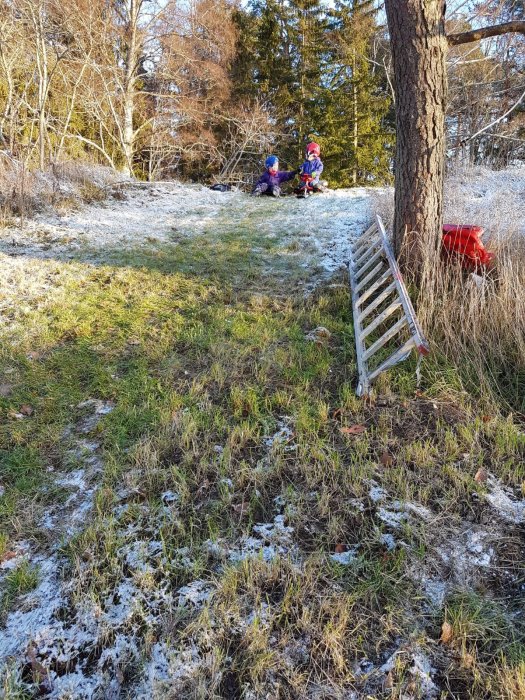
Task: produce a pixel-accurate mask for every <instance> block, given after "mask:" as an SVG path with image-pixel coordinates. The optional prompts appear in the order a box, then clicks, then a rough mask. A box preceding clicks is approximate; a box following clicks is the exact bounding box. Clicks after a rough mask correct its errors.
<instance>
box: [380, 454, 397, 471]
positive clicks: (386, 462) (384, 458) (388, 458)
mask: <svg viewBox="0 0 525 700" xmlns="http://www.w3.org/2000/svg"><path fill="white" fill-rule="evenodd" d="M379 461H380V462H381V464H382V465H383V466H384V467H391V466H392V465H393V464H394V458H393V457H392V455H391V454H390V453H389V452H387V451H386V450H385V452H383V454H382V455H381V457H380V458H379Z"/></svg>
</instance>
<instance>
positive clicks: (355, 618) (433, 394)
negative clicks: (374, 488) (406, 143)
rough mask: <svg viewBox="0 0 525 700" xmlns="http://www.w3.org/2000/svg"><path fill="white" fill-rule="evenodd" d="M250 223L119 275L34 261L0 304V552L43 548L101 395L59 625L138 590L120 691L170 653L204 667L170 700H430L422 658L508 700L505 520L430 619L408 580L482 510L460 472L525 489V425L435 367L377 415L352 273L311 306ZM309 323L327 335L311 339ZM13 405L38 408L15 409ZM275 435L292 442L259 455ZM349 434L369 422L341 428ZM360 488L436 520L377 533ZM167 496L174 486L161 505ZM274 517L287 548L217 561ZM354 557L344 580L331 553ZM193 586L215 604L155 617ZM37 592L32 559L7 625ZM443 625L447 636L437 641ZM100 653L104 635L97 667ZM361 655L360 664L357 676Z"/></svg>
mask: <svg viewBox="0 0 525 700" xmlns="http://www.w3.org/2000/svg"><path fill="white" fill-rule="evenodd" d="M248 224H249V225H245V226H242V227H239V228H238V229H237V230H232V231H230V232H229V233H227V234H224V235H222V236H221V237H219V238H215V237H213V236H211V234H210V237H209V238H207V239H205V241H206V242H204V243H203V239H202V238H201V239H199V241H198V242H191V241H183V242H181V243H180V244H179V245H177V246H173V247H171V248H158V249H157V250H156V252H155V251H153V252H151V253H144V252H143V253H137V254H133V255H131V254H129V253H127V254H118V253H117V252H115V253H114V254H113V256H112V259H111V264H103V263H102V261H101V264H100V265H97V266H95V265H92V264H90V265H86V264H84V263H82V262H67V263H61V262H53V261H47V262H39V261H34V262H30V261H28V262H27V266H26V267H25V268H24V269H23V270H22V271H21V272H20V279H19V284H20V288H21V289H22V290H23V288H24V284H27V285H30V284H32V281H34V280H38V279H39V278H40V277H43V278H45V279H46V280H47V282H48V283H49V284H51V286H52V288H53V289H54V290H55V294H53V295H47V296H45V295H41V296H39V295H38V294H36V295H33V296H32V297H31V299H30V300H29V301H27V302H23V303H20V304H19V305H17V306H15V308H13V310H12V318H11V319H10V321H11V330H10V331H6V333H5V336H6V342H5V343H4V344H3V346H2V349H1V354H0V367H1V369H2V370H3V372H5V371H6V370H7V372H8V373H7V374H5V375H4V376H5V377H6V383H7V384H6V388H5V389H4V391H3V393H4V394H5V396H3V397H0V411H1V415H2V426H1V428H0V460H1V467H0V470H1V471H0V479H1V483H2V485H3V486H4V487H5V494H4V495H3V496H2V497H1V498H0V517H1V519H2V523H3V531H4V535H3V536H2V539H1V541H0V546H1V547H2V548H3V550H4V552H8V551H9V550H10V549H11V548H12V546H13V543H14V542H15V541H17V540H20V539H25V540H31V541H33V542H36V543H37V544H36V545H35V546H36V548H37V549H38V548H40V549H43V550H45V547H46V543H47V541H48V538H49V535H48V534H46V532H45V531H44V530H43V529H42V528H41V527H40V526H39V524H38V523H39V519H40V518H41V516H42V513H43V512H44V511H45V509H46V507H49V505H51V504H54V503H56V502H64V501H65V499H66V497H67V496H68V489H67V488H64V487H61V486H60V485H57V483H56V480H55V478H54V474H55V472H60V473H63V472H64V471H72V470H75V469H76V468H78V467H79V465H81V464H82V458H81V457H79V456H78V455H77V456H75V455H76V454H77V453H76V452H75V451H74V450H72V445H73V437H72V436H74V435H75V430H78V426H79V425H81V424H82V420H83V417H84V414H85V412H86V409H85V408H82V407H80V408H79V407H78V405H79V404H81V403H82V402H83V401H85V400H87V399H90V398H96V399H100V400H103V401H109V402H112V405H113V404H114V406H115V408H114V410H113V411H111V412H110V413H108V414H107V415H104V416H103V417H102V419H101V420H100V422H98V423H97V424H96V425H94V426H93V429H92V430H91V431H90V430H89V429H88V430H87V432H86V431H84V433H85V434H86V435H87V437H89V438H90V439H95V440H97V441H98V442H99V443H100V447H99V448H98V452H101V453H102V456H103V463H104V471H103V473H102V474H100V475H99V476H98V477H97V484H96V485H97V487H98V490H97V493H96V496H95V507H94V510H93V513H92V519H91V520H90V521H89V522H88V523H86V527H85V529H84V530H83V531H82V532H81V533H79V534H77V535H76V536H75V537H74V538H73V540H72V541H70V542H66V543H65V544H64V548H63V554H64V561H65V570H64V576H65V578H67V579H68V580H71V581H73V586H72V587H71V588H70V597H69V601H68V612H67V616H68V619H71V620H73V619H74V618H75V615H77V614H80V613H79V610H80V608H81V606H82V605H83V604H85V601H86V600H87V601H90V604H91V605H93V606H98V608H99V609H100V610H101V611H104V609H105V607H106V606H107V605H108V600H111V596H112V595H113V592H114V590H115V589H116V587H117V586H118V584H119V583H120V582H122V581H124V580H132V581H133V585H134V586H135V589H136V591H138V592H140V595H141V596H142V597H141V598H140V600H141V603H140V605H138V607H137V609H136V610H135V612H134V614H133V616H131V618H128V619H127V620H126V621H125V622H123V623H122V627H121V629H120V630H117V631H123V630H124V631H125V630H127V631H128V632H129V631H132V632H133V634H134V635H135V637H136V638H137V639H138V640H139V641H138V648H139V654H138V655H135V656H132V657H130V658H129V659H128V660H127V661H126V662H125V663H124V662H123V664H122V667H121V668H120V669H119V673H120V676H118V677H119V679H120V683H121V685H122V688H123V690H122V693H123V697H125V693H126V692H129V693H130V697H134V696H135V695H134V692H135V691H133V690H130V689H131V688H133V684H134V683H135V682H136V680H137V679H138V678H139V677H140V673H141V663H142V661H141V658H142V659H144V658H147V656H148V653H149V651H150V650H151V649H152V647H153V646H154V645H155V644H156V643H159V642H160V643H165V647H164V649H165V650H167V651H166V654H167V655H168V656H169V654H170V651H169V650H171V653H173V654H174V653H175V652H176V651H177V650H184V649H186V650H188V649H191V650H192V654H193V659H194V660H195V658H196V659H197V660H198V662H196V663H195V665H194V668H193V669H192V672H191V673H188V674H186V675H184V674H181V675H180V677H178V679H177V680H172V681H170V683H168V684H167V687H166V688H164V689H163V688H162V687H161V686H159V687H158V688H157V692H158V697H163V698H166V697H173V698H175V697H177V698H183V697H187V698H197V697H202V698H205V697H206V698H209V697H217V698H219V697H223V698H240V697H246V698H248V697H252V698H255V697H257V698H264V697H271V698H281V697H282V698H288V697H290V698H304V697H319V698H320V697H326V698H329V697H330V698H331V697H338V693H340V692H341V693H342V692H343V691H344V689H347V690H348V691H349V690H350V689H355V690H356V692H357V693H358V695H357V696H356V697H363V698H364V697H369V698H383V697H385V698H386V697H394V698H401V697H414V698H417V697H425V692H426V691H425V684H424V681H423V680H422V676H421V675H418V674H417V673H415V672H414V664H415V661H414V659H415V658H417V657H418V655H421V654H424V655H426V656H428V658H430V659H431V660H432V663H433V665H434V668H435V669H436V670H435V673H434V675H433V677H434V682H435V683H436V684H437V685H438V687H439V688H440V690H441V691H442V692H443V697H454V698H483V697H487V698H489V697H490V698H492V697H493V698H509V699H510V698H516V697H519V693H522V692H524V689H525V662H524V658H525V646H524V642H523V619H522V614H521V613H520V606H521V605H522V604H523V583H524V580H525V573H524V571H523V561H524V558H523V548H522V545H521V544H520V540H519V531H518V529H517V528H516V527H514V526H512V525H509V526H508V527H506V528H505V533H506V536H505V539H504V541H503V540H502V541H501V542H499V544H498V543H493V546H494V547H495V553H494V557H493V565H492V566H491V568H490V570H488V569H487V570H484V569H480V570H479V571H476V572H475V575H472V577H471V578H469V580H468V581H465V582H464V583H466V585H465V586H463V587H462V586H461V585H460V583H461V582H460V581H459V580H457V579H454V576H453V573H454V572H451V573H450V586H449V589H448V593H447V598H446V601H445V604H444V606H443V607H439V606H437V607H432V606H431V605H429V604H428V602H427V601H426V599H425V593H424V590H423V588H422V586H421V582H418V577H417V575H415V574H414V572H415V571H416V572H417V571H418V570H428V569H432V568H433V566H434V565H433V564H432V561H433V556H434V555H435V552H436V551H438V550H439V548H440V547H442V545H443V541H446V537H447V533H453V535H451V536H456V535H457V532H458V529H459V528H460V525H461V524H464V523H467V524H469V525H472V527H476V526H477V525H478V524H480V523H484V522H487V521H490V519H491V518H494V515H493V513H492V512H491V511H490V509H489V507H488V506H487V504H486V502H485V501H484V498H483V494H484V491H485V488H486V487H485V485H484V484H483V483H481V484H480V483H478V482H477V481H476V480H475V479H474V476H475V474H476V473H477V472H478V469H479V468H480V467H484V468H485V469H487V470H489V472H491V473H492V474H494V475H496V476H497V477H499V478H501V479H502V480H503V482H504V483H506V484H509V485H511V486H514V487H516V486H519V485H520V484H521V483H522V481H523V479H524V473H523V463H522V461H523V454H524V449H525V438H524V435H523V433H522V432H520V431H519V429H518V428H517V427H516V426H515V425H514V424H513V423H512V421H511V420H507V419H505V418H502V417H500V416H498V415H497V413H496V412H494V411H491V414H490V415H486V414H485V412H486V411H487V409H486V408H483V409H481V408H479V407H477V406H475V405H474V404H473V402H472V400H471V399H470V398H469V397H468V396H466V395H465V394H464V393H462V392H461V384H460V382H459V379H458V378H457V376H455V374H454V372H453V371H452V370H451V369H450V368H447V367H446V366H433V367H432V368H430V366H427V369H426V372H427V374H426V376H425V377H424V386H425V392H424V394H416V393H415V386H414V383H413V377H412V374H411V368H404V369H400V370H398V371H396V372H395V373H393V374H391V375H390V376H389V377H386V378H384V379H382V380H381V383H380V385H379V397H378V400H377V401H376V402H374V403H371V404H370V403H365V402H363V401H360V400H358V399H357V398H356V397H355V396H354V384H355V363H354V350H353V334H352V327H351V313H350V307H349V299H348V291H347V288H346V286H345V285H344V284H339V283H341V282H344V280H343V279H342V278H337V279H336V280H335V282H336V284H334V285H327V286H325V287H324V288H322V289H319V290H318V291H317V292H316V293H315V294H313V295H312V296H310V297H309V298H307V299H305V298H304V297H302V296H301V295H299V294H297V293H296V291H295V290H296V289H297V282H298V280H300V279H301V278H303V279H304V278H306V279H307V277H308V272H307V271H305V270H304V268H302V267H301V256H300V255H298V254H295V252H294V255H291V256H290V255H282V253H283V252H285V251H283V249H281V248H280V244H279V240H278V238H277V239H274V240H269V239H267V238H262V237H260V236H258V234H257V226H256V224H257V222H256V221H252V222H248ZM253 246H257V247H258V248H259V249H260V250H261V252H260V253H259V254H258V255H257V256H256V257H254V256H253V253H252V252H251V251H252V248H253ZM317 326H325V327H326V328H328V329H329V331H330V332H331V334H332V335H331V338H329V339H321V340H320V341H319V342H318V343H316V342H312V341H309V340H306V339H305V333H306V332H308V331H309V330H311V329H313V328H315V327H317ZM412 369H413V368H412ZM23 405H27V406H30V407H31V409H32V410H33V412H32V415H30V416H24V417H16V414H17V413H19V412H20V407H21V406H23ZM482 414H483V415H482ZM283 424H286V425H287V426H288V427H289V429H290V430H291V433H290V434H288V435H287V437H286V438H285V439H283V440H281V441H279V440H275V441H274V442H273V445H269V444H268V443H267V442H266V439H267V438H268V436H271V435H272V434H274V433H276V432H277V431H278V430H279V428H280V427H281V426H282V425H283ZM354 425H363V426H365V427H366V430H364V431H363V432H362V433H360V434H357V435H352V434H348V433H345V432H344V430H343V431H342V430H341V428H345V427H350V426H354ZM50 467H52V469H53V471H50V469H49V468H50ZM372 480H373V481H374V482H376V484H378V485H380V486H381V487H382V488H383V489H384V491H386V492H387V493H388V494H389V495H390V501H389V502H390V503H392V502H395V499H399V500H401V501H409V502H413V503H414V502H415V503H417V504H421V505H423V506H426V507H428V508H429V509H430V510H431V512H432V514H433V515H432V518H431V520H430V521H427V520H425V519H424V518H423V519H421V518H419V519H418V518H416V519H409V518H405V519H404V520H402V521H401V522H400V527H399V528H397V529H392V528H389V527H388V526H387V525H385V521H384V519H381V517H380V503H377V502H375V501H374V499H373V498H371V497H370V495H369V492H370V488H371V486H370V484H371V481H372ZM167 491H171V492H173V493H174V494H175V501H174V502H173V504H172V505H171V506H169V507H168V508H166V505H165V503H163V500H162V495H163V494H165V493H166V492H167ZM164 498H166V496H165V497H164ZM276 499H277V500H276ZM278 513H282V514H284V515H285V523H286V525H287V526H290V527H292V528H293V533H292V534H291V542H290V541H289V539H290V538H289V537H288V536H286V537H283V542H284V546H283V551H284V552H286V553H284V554H283V556H281V557H277V558H275V559H271V560H269V561H265V560H264V558H263V557H261V556H259V557H252V558H248V559H245V560H244V561H242V562H240V563H238V564H235V563H232V562H230V561H229V560H228V554H227V550H228V547H233V548H239V543H240V542H242V541H243V539H242V538H243V537H246V536H248V535H251V534H253V529H252V528H253V526H254V525H255V524H256V523H271V522H273V521H274V518H275V516H276V514H278ZM388 533H390V534H392V533H393V534H394V541H393V544H392V540H389V539H388V538H385V537H384V535H385V534H388ZM150 540H154V541H159V542H160V543H161V552H162V556H160V555H159V556H153V555H152V556H151V557H150V558H149V559H148V563H149V564H150V567H149V568H148V569H147V572H146V573H144V571H143V570H141V569H140V568H137V569H134V568H133V566H132V565H130V564H129V561H127V560H126V557H125V555H124V552H126V551H129V548H128V549H126V547H127V546H129V545H130V544H132V543H133V542H137V541H143V542H145V543H147V542H148V541H150ZM210 540H211V541H213V542H215V543H218V546H217V547H216V548H215V549H212V548H210V545H209V541H210ZM292 543H293V544H292ZM352 548H355V551H356V555H357V556H356V558H355V559H354V561H353V562H352V563H351V564H350V565H343V564H340V563H337V562H336V561H334V560H333V559H331V558H330V556H329V555H330V554H332V553H334V552H341V551H343V552H344V551H345V550H346V551H348V550H350V549H352ZM465 556H468V554H465ZM436 561H437V560H436ZM22 566H24V567H25V570H24V571H22V570H21V568H22ZM439 566H441V565H439ZM439 566H438V564H436V565H435V567H436V570H437V569H438V568H439ZM439 573H440V574H443V568H442V566H441V569H440V571H439ZM197 579H198V580H201V581H204V582H206V583H209V585H210V587H211V589H212V590H213V591H214V593H213V596H212V597H211V598H210V599H209V601H208V603H207V604H206V605H205V606H204V607H203V608H201V607H198V606H197V607H193V606H191V605H189V606H185V607H184V606H183V607H176V606H174V605H172V604H169V605H166V607H165V608H164V609H163V608H162V607H161V608H160V609H158V610H157V611H156V614H155V615H151V614H150V612H151V611H149V610H148V609H147V603H146V602H145V601H147V599H148V596H149V595H150V594H151V592H152V591H154V590H159V589H164V590H165V591H168V592H174V591H178V590H179V589H180V587H181V586H184V585H185V584H188V583H190V582H192V581H194V580H197ZM37 580H38V571H37V570H32V569H30V568H29V569H28V567H27V565H26V564H23V565H21V566H20V567H18V568H16V569H14V571H13V572H11V574H10V575H9V576H8V577H6V578H5V579H4V582H3V594H2V596H3V597H2V608H3V614H4V616H5V615H6V614H7V613H8V611H9V610H10V609H12V608H13V607H14V606H16V605H17V602H19V601H20V600H21V599H20V598H19V596H20V595H21V594H23V593H25V592H26V591H27V590H28V589H30V588H31V587H32V586H35V585H36V583H37ZM137 595H138V593H137ZM446 622H448V623H449V624H450V625H451V630H450V634H448V632H447V633H446V634H445V638H444V640H442V641H441V642H440V635H441V634H442V630H443V629H445V630H448V628H447V627H445V628H443V623H446ZM115 633H116V632H115V629H113V630H111V631H110V632H109V633H108V644H109V643H111V641H112V639H113V638H114V635H115ZM112 635H113V636H112ZM396 650H397V651H398V653H397V654H396V656H395V658H394V660H393V661H392V663H391V664H390V666H389V667H387V668H384V669H383V670H380V667H381V664H382V663H383V662H384V661H385V659H386V658H388V657H389V656H390V655H391V654H392V653H393V652H395V651H396ZM102 651H103V644H99V648H98V650H97V651H96V652H91V657H90V659H89V664H91V665H92V666H93V665H95V664H96V663H97V660H98V659H99V658H100V654H101V653H102ZM86 656H87V652H86ZM364 659H367V660H368V662H369V663H370V664H373V667H372V666H370V667H367V666H366V664H365V663H364V662H363V663H362V664H361V666H360V667H357V666H356V662H359V661H363V660H364ZM40 662H41V663H42V664H43V666H44V667H50V668H52V670H54V671H56V672H57V673H59V674H60V673H64V672H65V671H64V669H62V670H60V668H59V667H58V666H57V665H56V663H54V662H53V661H50V660H46V658H45V657H43V658H41V659H40ZM16 663H18V666H19V667H24V662H23V661H20V660H19V661H18V662H16ZM416 665H417V664H416ZM25 668H26V672H25V675H24V676H23V677H24V678H25V680H24V681H21V680H20V675H17V674H15V673H14V672H13V673H12V675H11V677H10V680H9V679H8V680H6V681H5V686H4V691H5V693H6V697H8V698H15V697H17V698H18V697H33V693H35V692H36V691H35V687H36V686H37V685H38V682H37V683H36V685H35V684H34V683H33V681H38V680H39V679H38V678H36V677H35V672H34V664H33V666H32V667H30V666H29V664H25ZM31 668H32V671H31ZM363 669H364V670H363ZM66 670H67V669H66ZM365 671H368V672H365ZM37 675H38V674H37ZM117 675H118V674H117ZM15 676H16V679H17V680H14V679H15ZM23 688H25V690H23ZM31 688H33V690H31ZM24 693H25V694H24ZM250 693H251V695H250ZM403 693H405V695H403ZM347 697H351V696H347Z"/></svg>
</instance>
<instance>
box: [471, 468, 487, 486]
mask: <svg viewBox="0 0 525 700" xmlns="http://www.w3.org/2000/svg"><path fill="white" fill-rule="evenodd" d="M487 476H488V475H487V470H486V469H484V468H483V467H480V468H479V469H478V471H477V472H476V476H475V477H474V481H477V482H478V484H484V483H485V482H486V481H487Z"/></svg>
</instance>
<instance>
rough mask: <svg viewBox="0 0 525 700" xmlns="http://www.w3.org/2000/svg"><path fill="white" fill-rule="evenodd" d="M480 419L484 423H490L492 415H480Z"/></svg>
mask: <svg viewBox="0 0 525 700" xmlns="http://www.w3.org/2000/svg"><path fill="white" fill-rule="evenodd" d="M481 420H482V421H483V422H484V423H490V421H491V420H492V416H481Z"/></svg>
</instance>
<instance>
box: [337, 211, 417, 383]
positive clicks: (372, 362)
mask: <svg viewBox="0 0 525 700" xmlns="http://www.w3.org/2000/svg"><path fill="white" fill-rule="evenodd" d="M348 271H349V274H350V287H351V290H352V310H353V315H354V333H355V346H356V352H357V369H358V372H359V381H358V385H357V391H356V393H357V395H358V396H363V395H367V394H369V393H370V390H371V383H372V382H373V380H374V379H375V378H376V377H377V376H378V375H379V374H381V372H384V371H385V370H386V369H389V368H390V367H393V366H394V365H396V364H398V362H402V361H403V360H405V359H406V358H407V357H408V356H409V355H410V353H411V352H412V350H416V352H417V353H418V356H419V358H418V366H417V373H418V375H419V362H420V360H421V358H422V356H423V355H426V354H427V353H428V352H429V347H428V343H427V341H426V340H425V338H424V336H423V333H422V332H421V328H420V326H419V323H418V321H417V318H416V315H415V313H414V308H413V307H412V303H411V301H410V297H409V296H408V292H407V290H406V287H405V283H404V282H403V278H402V276H401V273H400V271H399V267H398V264H397V261H396V259H395V257H394V253H393V251H392V247H391V245H390V241H389V239H388V236H387V233H386V231H385V227H384V225H383V222H382V221H381V219H380V217H379V216H377V217H376V222H375V223H374V224H373V225H372V226H370V228H369V229H367V230H366V231H365V232H364V233H363V235H362V236H360V237H359V238H358V239H357V240H356V241H354V242H353V243H352V244H351V246H350V261H349V263H348ZM365 323H366V325H365ZM375 331H377V333H374V332H375ZM378 334H380V335H379V337H377V336H378ZM385 355H387V356H386V357H385ZM383 358H384V359H383Z"/></svg>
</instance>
